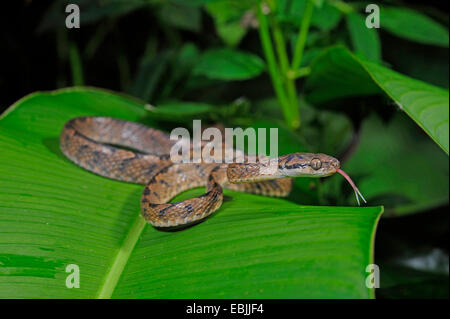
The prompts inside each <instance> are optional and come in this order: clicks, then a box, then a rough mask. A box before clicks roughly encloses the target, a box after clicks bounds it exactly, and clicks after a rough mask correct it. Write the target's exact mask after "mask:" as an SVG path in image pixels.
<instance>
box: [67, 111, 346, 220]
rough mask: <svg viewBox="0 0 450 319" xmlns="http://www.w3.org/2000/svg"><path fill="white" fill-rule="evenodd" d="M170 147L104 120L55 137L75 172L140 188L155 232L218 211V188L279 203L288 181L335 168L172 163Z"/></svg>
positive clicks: (291, 158) (326, 161) (79, 123)
mask: <svg viewBox="0 0 450 319" xmlns="http://www.w3.org/2000/svg"><path fill="white" fill-rule="evenodd" d="M174 144H175V141H172V140H170V138H169V135H167V134H166V133H164V132H161V131H159V130H156V129H152V128H149V127H146V126H144V125H142V124H138V123H134V122H128V121H123V120H119V119H114V118H108V117H79V118H75V119H72V120H70V121H68V122H67V123H66V124H65V125H64V128H63V130H62V132H61V136H60V148H61V151H62V152H63V153H64V154H65V156H67V157H68V158H69V159H70V160H72V161H73V162H74V163H75V164H77V165H78V166H80V167H82V168H84V169H86V170H89V171H91V172H93V173H95V174H98V175H101V176H104V177H108V178H112V179H116V180H120V181H125V182H130V183H137V184H145V185H146V186H145V189H144V192H143V194H142V198H141V211H142V215H143V216H144V218H145V219H146V220H147V221H148V222H149V223H150V224H152V225H153V226H155V227H175V226H183V225H187V224H191V223H193V222H197V221H200V220H202V219H204V218H206V217H207V216H209V215H211V214H212V213H213V212H215V211H216V210H217V209H219V207H220V206H221V204H222V200H223V189H222V187H224V188H227V189H232V190H235V191H240V192H247V193H253V194H259V195H264V196H275V197H284V196H287V195H289V193H290V191H291V189H292V177H302V176H305V177H324V176H329V175H332V174H334V173H336V171H337V170H338V169H339V167H340V164H339V161H338V160H337V159H335V158H333V157H331V156H328V155H325V154H312V153H292V154H287V155H284V156H280V157H278V158H277V159H274V161H275V164H274V162H273V161H272V162H268V158H265V157H264V158H263V157H261V158H256V160H257V161H256V163H249V160H248V159H249V157H247V156H245V157H244V162H243V163H229V164H218V163H204V162H202V163H174V162H172V161H171V160H170V155H169V154H170V149H171V148H172V146H173V145H174ZM113 145H117V146H118V147H116V146H113ZM120 146H121V147H126V148H128V149H134V150H136V151H131V150H125V149H121V148H120ZM223 153H225V152H223ZM224 156H225V155H224ZM234 158H235V159H236V157H234ZM270 164H272V166H270ZM202 186H206V193H205V194H203V195H201V196H198V197H194V198H191V199H188V200H184V201H181V202H176V203H169V201H170V200H171V199H172V198H173V197H174V196H175V195H177V194H179V193H181V192H183V191H185V190H188V189H191V188H195V187H202Z"/></svg>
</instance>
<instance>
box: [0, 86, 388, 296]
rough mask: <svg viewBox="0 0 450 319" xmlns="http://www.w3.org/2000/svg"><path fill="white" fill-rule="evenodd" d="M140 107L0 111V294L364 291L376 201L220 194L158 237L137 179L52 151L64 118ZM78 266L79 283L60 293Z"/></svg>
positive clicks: (85, 94)
mask: <svg viewBox="0 0 450 319" xmlns="http://www.w3.org/2000/svg"><path fill="white" fill-rule="evenodd" d="M144 113H145V110H144V105H143V103H140V102H138V101H135V100H133V99H131V98H127V97H124V96H120V95H117V94H112V93H109V92H106V91H102V90H96V89H87V88H83V89H81V88H72V89H65V90H59V91H55V92H49V93H35V94H31V95H29V96H26V97H24V98H23V99H22V100H20V101H18V102H17V103H16V104H15V105H13V106H12V107H10V109H9V110H8V111H7V112H6V113H5V114H3V115H2V117H1V118H0V150H1V153H0V297H1V298H6V297H8V298H95V297H100V298H108V297H112V298H169V297H170V298H255V297H261V298H301V297H304V298H319V297H322V298H371V297H373V296H374V291H373V289H371V288H368V287H367V286H366V277H367V276H368V275H369V273H367V272H366V267H367V265H368V264H372V263H373V262H374V261H373V244H374V243H373V240H374V234H375V228H376V224H377V221H378V219H379V217H380V214H381V212H382V207H365V208H360V207H314V206H300V205H298V204H295V203H292V202H289V201H287V200H284V199H276V198H269V197H263V196H257V195H251V194H242V193H237V192H232V191H226V192H225V201H224V203H223V206H222V207H221V208H220V210H219V211H218V212H217V213H215V214H214V215H213V216H211V217H210V218H208V219H207V220H206V221H205V222H203V223H200V224H198V225H196V226H193V227H191V228H188V229H185V230H182V231H178V232H163V231H160V230H157V229H155V228H153V227H151V226H150V225H148V224H146V222H145V221H144V220H143V218H142V217H141V216H140V209H139V199H140V196H141V192H142V190H143V186H142V185H134V184H128V183H124V182H120V181H114V180H110V179H106V178H103V177H100V176H97V175H94V174H92V173H90V172H87V171H85V170H83V169H81V168H79V167H77V166H76V165H74V164H73V163H72V162H70V161H69V160H67V159H66V158H65V157H64V156H63V155H62V153H61V152H60V150H59V146H58V136H59V133H60V131H61V129H62V127H63V125H64V123H65V122H66V121H67V120H69V119H71V118H73V117H76V116H82V115H101V116H113V117H117V118H122V119H126V120H132V121H139V120H140V119H141V118H143V116H144ZM330 178H333V177H330ZM335 178H339V177H335ZM202 192H203V190H200V189H196V190H191V191H189V192H186V193H184V194H181V195H179V196H178V198H177V199H182V198H187V197H191V196H193V195H198V194H200V193H202ZM70 265H72V266H70ZM73 265H76V266H73ZM77 270H79V274H80V277H79V279H80V281H79V288H76V287H74V288H68V286H69V287H72V286H71V284H72V285H73V284H75V283H76V273H77ZM67 285H68V286H67Z"/></svg>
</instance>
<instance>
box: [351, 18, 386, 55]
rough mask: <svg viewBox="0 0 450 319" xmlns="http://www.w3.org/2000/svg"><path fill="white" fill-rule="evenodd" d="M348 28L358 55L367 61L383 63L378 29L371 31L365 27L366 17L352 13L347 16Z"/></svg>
mask: <svg viewBox="0 0 450 319" xmlns="http://www.w3.org/2000/svg"><path fill="white" fill-rule="evenodd" d="M347 27H348V31H349V33H350V37H351V39H352V45H353V47H354V49H355V53H356V54H361V55H362V56H363V57H365V58H366V59H367V60H370V61H373V62H380V61H381V47H380V39H379V37H378V33H377V29H375V28H372V29H369V28H367V27H366V25H365V17H364V16H362V15H360V14H358V13H354V12H351V13H349V14H348V15H347Z"/></svg>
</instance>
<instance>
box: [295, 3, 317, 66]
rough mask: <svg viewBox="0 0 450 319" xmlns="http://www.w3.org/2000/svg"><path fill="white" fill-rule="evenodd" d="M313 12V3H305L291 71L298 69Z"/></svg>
mask: <svg viewBox="0 0 450 319" xmlns="http://www.w3.org/2000/svg"><path fill="white" fill-rule="evenodd" d="M313 10H314V3H313V1H312V0H307V1H306V8H305V13H304V15H303V17H302V22H301V25H300V31H299V34H298V38H297V44H296V45H295V51H294V58H293V60H292V69H293V70H297V69H298V68H300V65H301V63H302V57H303V50H304V49H305V43H306V37H307V36H308V31H309V25H310V23H311V16H312V14H313Z"/></svg>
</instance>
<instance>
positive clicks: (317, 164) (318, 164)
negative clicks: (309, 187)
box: [310, 158, 322, 171]
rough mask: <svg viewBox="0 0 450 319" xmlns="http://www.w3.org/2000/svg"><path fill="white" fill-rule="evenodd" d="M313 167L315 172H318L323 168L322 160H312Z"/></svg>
mask: <svg viewBox="0 0 450 319" xmlns="http://www.w3.org/2000/svg"><path fill="white" fill-rule="evenodd" d="M310 164H311V167H312V168H313V169H314V170H316V171H317V170H318V169H319V168H321V167H322V162H321V160H320V159H318V158H313V159H312V160H311V163H310Z"/></svg>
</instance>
